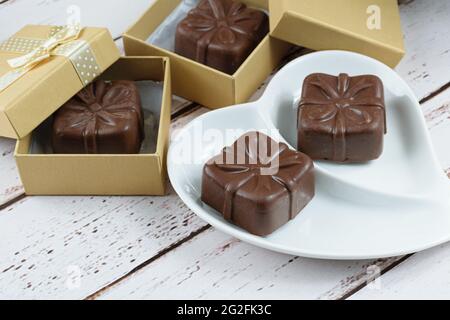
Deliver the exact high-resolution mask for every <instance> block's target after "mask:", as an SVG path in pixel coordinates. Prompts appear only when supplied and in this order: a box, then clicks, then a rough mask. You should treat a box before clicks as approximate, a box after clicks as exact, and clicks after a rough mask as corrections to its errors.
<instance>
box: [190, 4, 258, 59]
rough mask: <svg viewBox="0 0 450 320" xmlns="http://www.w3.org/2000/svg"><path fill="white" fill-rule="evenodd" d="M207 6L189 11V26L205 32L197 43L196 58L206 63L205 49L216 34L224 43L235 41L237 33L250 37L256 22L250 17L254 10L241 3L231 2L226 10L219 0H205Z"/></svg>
mask: <svg viewBox="0 0 450 320" xmlns="http://www.w3.org/2000/svg"><path fill="white" fill-rule="evenodd" d="M206 3H208V6H207V8H205V7H201V6H200V7H198V8H196V9H194V10H192V11H191V12H190V13H189V17H190V18H192V19H189V20H188V25H189V27H191V28H193V29H194V30H196V31H200V32H204V33H205V34H204V35H203V36H202V37H201V38H200V39H199V40H198V43H197V58H196V60H197V61H199V62H201V63H206V56H207V49H208V47H209V45H210V44H211V41H212V40H213V38H214V37H215V36H217V39H218V41H220V42H222V43H224V44H233V43H235V42H236V38H237V34H239V35H242V36H244V37H248V38H251V37H252V31H254V30H255V29H256V28H257V24H256V22H255V21H254V19H252V16H253V14H254V12H252V11H251V10H247V7H246V6H245V5H244V4H242V3H237V2H234V1H233V2H232V3H231V7H230V8H229V10H228V11H227V10H226V8H225V6H224V3H223V2H222V1H220V0H207V1H206V2H205V4H206Z"/></svg>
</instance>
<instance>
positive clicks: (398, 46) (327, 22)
mask: <svg viewBox="0 0 450 320" xmlns="http://www.w3.org/2000/svg"><path fill="white" fill-rule="evenodd" d="M269 9H270V29H271V35H272V36H273V37H276V38H278V39H282V40H285V41H288V42H290V43H293V44H296V45H299V46H303V47H306V48H309V49H313V50H336V49H340V50H348V51H354V52H358V53H362V54H365V55H367V56H370V57H373V58H375V59H378V60H380V61H382V62H384V63H385V64H387V65H388V66H390V67H395V66H396V65H397V64H398V63H399V61H400V60H401V59H402V57H403V56H404V54H405V49H404V43H403V33H402V29H401V21H400V14H399V8H398V3H397V0H332V1H330V0H301V1H300V0H270V8H269Z"/></svg>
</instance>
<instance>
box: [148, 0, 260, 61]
mask: <svg viewBox="0 0 450 320" xmlns="http://www.w3.org/2000/svg"><path fill="white" fill-rule="evenodd" d="M200 1H201V0H183V1H182V2H181V3H180V4H179V5H178V6H177V7H176V8H175V10H173V11H172V13H171V14H170V15H169V16H168V17H167V18H166V19H165V20H164V21H163V22H162V23H161V24H160V25H159V27H158V28H157V29H156V30H155V31H154V32H153V33H152V34H151V35H150V37H149V38H148V39H147V42H148V43H150V44H152V45H154V46H157V47H160V48H163V49H166V50H168V51H171V52H174V51H175V34H176V31H177V27H178V24H179V23H180V22H181V21H182V20H183V19H184V18H186V16H187V14H188V13H189V11H191V10H192V9H194V8H195V7H197V6H198V4H199V2H200ZM258 10H261V9H258ZM262 11H264V12H265V13H266V14H267V15H269V12H268V11H267V10H262Z"/></svg>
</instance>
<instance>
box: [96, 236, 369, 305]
mask: <svg viewBox="0 0 450 320" xmlns="http://www.w3.org/2000/svg"><path fill="white" fill-rule="evenodd" d="M371 264H372V262H367V261H359V262H351V263H349V262H337V261H320V260H312V259H302V258H298V257H292V256H288V255H283V254H277V253H274V252H270V251H267V250H264V249H260V248H255V247H253V246H251V245H248V244H245V243H242V242H240V241H238V240H236V239H234V238H232V237H230V236H227V235H225V234H223V233H221V232H218V231H215V230H212V229H210V230H208V231H205V232H204V233H202V234H201V236H198V237H196V238H194V239H193V240H191V241H189V242H187V243H184V244H183V245H182V246H181V247H179V248H177V249H176V250H173V251H171V252H169V253H168V254H166V255H164V256H163V257H162V258H160V259H158V260H157V261H155V262H153V263H152V264H151V268H149V269H144V270H143V271H138V272H136V273H135V274H134V275H132V276H131V277H130V278H129V279H128V280H127V281H125V282H123V283H122V284H120V285H118V286H117V287H116V288H115V289H114V290H110V291H108V292H106V293H105V294H104V295H102V296H100V297H99V298H101V299H158V298H163V299H249V298H251V299H316V298H318V297H320V295H321V294H322V293H324V292H326V291H327V290H329V289H330V288H332V287H333V286H334V285H335V284H336V283H338V282H339V281H340V280H341V279H342V278H343V277H347V276H348V277H352V276H353V275H354V274H356V273H360V272H365V270H366V269H367V267H368V266H370V265H371Z"/></svg>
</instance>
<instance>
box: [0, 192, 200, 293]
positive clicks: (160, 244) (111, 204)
mask: <svg viewBox="0 0 450 320" xmlns="http://www.w3.org/2000/svg"><path fill="white" fill-rule="evenodd" d="M0 225H1V229H2V235H1V238H2V241H1V242H2V245H1V246H0V257H1V259H0V299H5V298H9V299H10V298H13V299H14V298H17V299H28V298H30V299H37V298H41V299H42V298H58V299H65V298H71V299H73V298H74V299H80V298H85V297H86V296H88V295H90V294H91V293H93V292H95V291H97V290H99V289H101V288H102V287H104V286H106V285H108V284H109V283H111V282H112V281H114V280H116V279H118V278H120V277H121V276H123V275H125V274H126V273H128V272H129V271H130V270H132V269H134V268H136V267H137V266H139V265H140V264H141V263H144V262H145V261H146V260H147V259H149V258H151V257H153V256H155V255H156V254H158V253H159V252H161V251H163V250H164V249H166V248H168V247H170V246H172V245H173V244H175V243H177V242H179V241H180V240H183V239H184V238H186V237H188V236H189V235H190V234H191V232H193V231H195V230H198V229H199V228H201V227H203V226H204V222H202V221H200V220H199V219H198V218H197V217H196V216H195V215H194V214H193V213H192V212H191V211H190V210H189V209H187V208H186V207H185V206H184V204H183V203H182V202H181V200H180V199H179V198H178V197H177V196H176V195H175V193H174V192H173V191H172V190H170V194H169V195H168V196H166V197H108V198H104V197H92V198H88V197H31V198H26V199H25V200H22V201H20V202H19V203H17V204H14V205H12V206H10V207H9V208H8V209H6V210H4V211H3V212H1V213H0ZM70 272H74V273H75V274H74V275H75V276H76V275H77V274H78V275H79V276H80V278H79V279H72V282H71V279H70ZM78 284H79V285H78Z"/></svg>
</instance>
